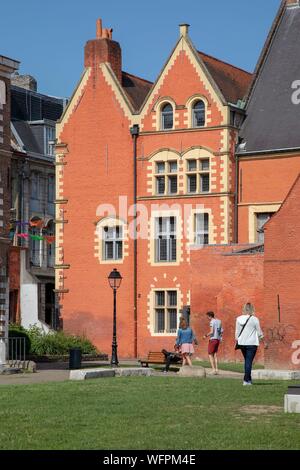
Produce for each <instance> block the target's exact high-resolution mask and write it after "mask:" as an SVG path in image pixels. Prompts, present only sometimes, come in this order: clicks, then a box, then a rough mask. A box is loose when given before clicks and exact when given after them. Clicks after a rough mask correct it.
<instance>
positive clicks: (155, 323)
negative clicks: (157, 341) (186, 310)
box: [153, 288, 179, 335]
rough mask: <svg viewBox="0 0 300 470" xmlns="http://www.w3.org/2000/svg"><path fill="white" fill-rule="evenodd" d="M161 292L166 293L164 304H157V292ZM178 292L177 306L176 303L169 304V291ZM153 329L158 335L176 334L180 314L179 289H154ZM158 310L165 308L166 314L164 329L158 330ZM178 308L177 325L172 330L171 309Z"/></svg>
mask: <svg viewBox="0 0 300 470" xmlns="http://www.w3.org/2000/svg"><path fill="white" fill-rule="evenodd" d="M159 292H163V293H164V305H158V304H157V294H158V293H159ZM171 292H172V293H176V306H175V305H169V293H171ZM153 296H154V299H153V307H154V311H153V331H154V334H156V335H174V334H176V332H177V325H178V315H179V306H178V302H179V292H178V290H177V289H172V288H170V289H155V290H154V291H153ZM158 310H163V312H164V313H163V315H164V329H163V330H162V331H159V330H158V321H157V311H158ZM172 310H176V326H175V328H173V329H172V330H171V328H170V323H171V322H170V313H171V312H170V311H172Z"/></svg>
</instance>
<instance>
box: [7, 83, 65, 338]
mask: <svg viewBox="0 0 300 470" xmlns="http://www.w3.org/2000/svg"><path fill="white" fill-rule="evenodd" d="M12 83H13V85H12V87H11V146H12V149H13V154H12V170H11V186H12V188H11V208H12V212H11V240H12V246H11V250H10V322H12V323H15V322H18V323H21V324H22V325H23V326H24V327H29V326H30V325H34V324H36V325H38V326H40V327H42V328H43V329H44V330H46V331H47V330H48V328H58V327H59V319H58V309H57V303H56V298H55V292H54V290H55V282H54V261H55V228H54V224H55V205H54V199H55V165H54V146H55V123H56V121H57V119H58V118H59V117H60V116H61V114H62V111H63V107H64V100H63V99H60V98H54V97H50V96H47V95H44V94H41V93H38V92H37V83H36V81H35V79H34V78H33V77H31V76H28V75H27V76H24V75H15V76H14V77H13V79H12Z"/></svg>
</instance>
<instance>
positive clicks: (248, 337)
mask: <svg viewBox="0 0 300 470" xmlns="http://www.w3.org/2000/svg"><path fill="white" fill-rule="evenodd" d="M235 339H236V349H240V350H241V351H242V354H243V356H244V360H245V375H244V383H243V385H245V386H247V385H252V377H251V371H252V364H253V360H254V358H255V355H256V352H257V348H258V346H259V342H260V340H263V332H262V330H261V327H260V323H259V319H258V318H257V317H256V316H255V309H254V306H253V305H252V304H251V303H247V304H245V305H244V307H243V311H242V315H240V316H239V317H238V318H237V319H236V327H235ZM265 347H266V346H265Z"/></svg>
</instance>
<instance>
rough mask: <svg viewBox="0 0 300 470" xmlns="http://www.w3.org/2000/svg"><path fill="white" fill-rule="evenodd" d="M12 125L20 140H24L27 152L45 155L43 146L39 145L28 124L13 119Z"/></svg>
mask: <svg viewBox="0 0 300 470" xmlns="http://www.w3.org/2000/svg"><path fill="white" fill-rule="evenodd" d="M12 123H13V125H14V127H15V129H16V131H17V133H18V136H19V137H20V139H21V140H22V142H23V144H24V149H25V150H26V151H27V152H33V153H39V154H43V153H44V152H43V149H42V147H41V145H39V142H38V141H37V139H36V138H35V136H34V134H33V132H32V129H31V127H30V125H29V124H28V122H26V121H16V120H14V119H12Z"/></svg>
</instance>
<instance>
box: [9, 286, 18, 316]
mask: <svg viewBox="0 0 300 470" xmlns="http://www.w3.org/2000/svg"><path fill="white" fill-rule="evenodd" d="M18 303H19V291H18V289H13V290H11V291H9V323H17V321H18Z"/></svg>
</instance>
